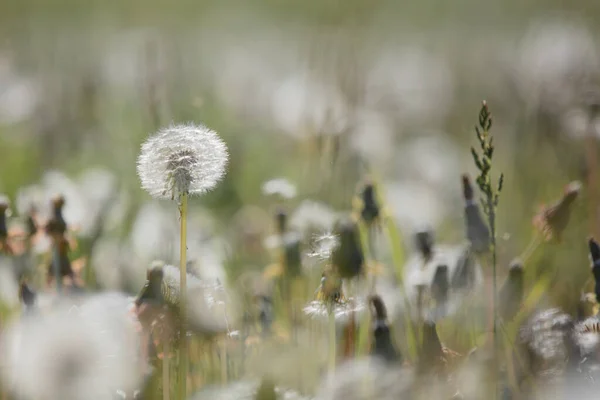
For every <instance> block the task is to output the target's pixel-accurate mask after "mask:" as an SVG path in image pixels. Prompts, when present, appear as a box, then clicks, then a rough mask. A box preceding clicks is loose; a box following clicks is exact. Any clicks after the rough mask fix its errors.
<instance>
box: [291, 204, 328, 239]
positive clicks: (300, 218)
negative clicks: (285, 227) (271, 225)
mask: <svg viewBox="0 0 600 400" xmlns="http://www.w3.org/2000/svg"><path fill="white" fill-rule="evenodd" d="M336 218H337V215H336V213H335V211H333V210H332V209H331V208H330V207H329V206H327V205H325V204H323V203H319V202H317V201H313V200H304V201H303V202H302V203H300V205H299V206H298V207H297V208H296V209H295V210H294V212H293V213H292V215H291V216H290V221H289V222H290V225H291V226H293V227H294V228H296V229H298V230H299V231H301V232H307V231H310V230H311V229H314V230H317V231H323V230H331V229H332V228H333V226H334V224H335V221H336Z"/></svg>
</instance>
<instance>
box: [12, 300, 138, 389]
mask: <svg viewBox="0 0 600 400" xmlns="http://www.w3.org/2000/svg"><path fill="white" fill-rule="evenodd" d="M129 303H130V301H129V300H128V299H127V298H126V297H125V296H123V295H120V294H114V293H109V294H103V295H100V296H93V297H91V298H89V299H87V300H85V301H84V302H83V304H81V305H80V306H79V307H77V306H74V305H73V304H72V303H70V304H67V303H65V304H62V305H60V306H59V307H58V308H56V309H54V310H52V311H50V312H49V313H47V314H45V315H43V316H30V317H27V318H23V319H21V320H19V321H18V322H16V323H15V324H14V325H12V326H10V327H9V329H8V330H7V331H6V333H5V335H3V337H2V342H1V344H0V345H1V347H2V349H1V350H2V355H3V357H2V364H3V365H2V367H3V368H2V373H3V375H2V378H3V380H4V384H5V385H7V386H8V387H10V388H11V389H13V390H15V391H16V392H17V393H19V396H20V398H22V399H65V400H78V399H98V400H100V399H106V398H111V397H110V394H111V393H114V391H115V390H118V389H120V390H126V391H130V390H134V389H135V388H137V386H138V385H139V384H140V383H141V377H142V372H141V366H142V364H141V362H140V360H139V358H138V357H137V355H138V354H137V351H138V350H139V348H140V340H139V339H140V338H139V336H138V333H137V330H136V329H137V328H136V324H135V321H134V318H133V316H132V315H131V313H130V312H129V310H128V305H129Z"/></svg>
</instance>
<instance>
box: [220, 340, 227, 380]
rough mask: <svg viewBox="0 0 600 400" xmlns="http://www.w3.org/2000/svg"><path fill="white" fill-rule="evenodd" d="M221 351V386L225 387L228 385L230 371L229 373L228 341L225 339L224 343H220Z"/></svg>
mask: <svg viewBox="0 0 600 400" xmlns="http://www.w3.org/2000/svg"><path fill="white" fill-rule="evenodd" d="M219 347H220V348H221V351H220V355H221V384H222V385H223V386H225V385H227V375H228V373H227V372H228V371H227V343H226V339H223V341H222V342H221V343H220V346H219Z"/></svg>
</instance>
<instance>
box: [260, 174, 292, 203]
mask: <svg viewBox="0 0 600 400" xmlns="http://www.w3.org/2000/svg"><path fill="white" fill-rule="evenodd" d="M262 192H263V194H264V195H265V196H273V195H279V196H281V197H282V198H284V199H293V198H294V197H296V186H294V184H293V183H291V182H290V181H288V180H287V179H285V178H277V179H271V180H269V181H267V182H265V183H264V184H263V185H262Z"/></svg>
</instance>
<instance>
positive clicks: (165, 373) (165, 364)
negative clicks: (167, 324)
mask: <svg viewBox="0 0 600 400" xmlns="http://www.w3.org/2000/svg"><path fill="white" fill-rule="evenodd" d="M169 352H170V350H169V340H168V339H166V338H165V339H164V340H163V359H162V381H163V384H162V395H163V400H169V397H170V396H169V395H170V393H169V391H170V388H171V383H170V381H169V356H168V355H169Z"/></svg>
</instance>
